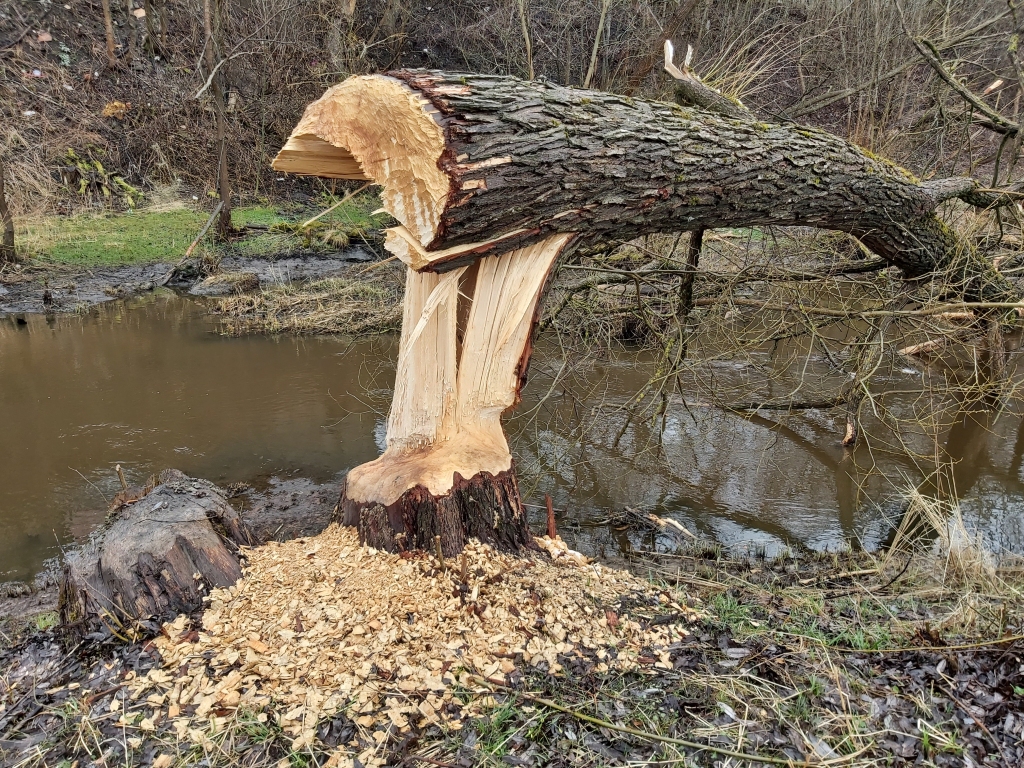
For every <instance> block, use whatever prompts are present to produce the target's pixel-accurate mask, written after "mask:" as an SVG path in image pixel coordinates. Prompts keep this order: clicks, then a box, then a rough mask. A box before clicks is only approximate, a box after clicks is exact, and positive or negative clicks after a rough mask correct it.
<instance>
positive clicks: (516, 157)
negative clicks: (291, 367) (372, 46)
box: [274, 70, 1017, 555]
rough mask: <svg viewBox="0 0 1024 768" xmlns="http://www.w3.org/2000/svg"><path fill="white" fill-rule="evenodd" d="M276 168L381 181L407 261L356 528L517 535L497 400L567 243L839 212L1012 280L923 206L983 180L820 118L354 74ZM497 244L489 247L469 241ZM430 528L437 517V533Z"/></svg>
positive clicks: (352, 513) (926, 258)
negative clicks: (380, 432) (381, 429)
mask: <svg viewBox="0 0 1024 768" xmlns="http://www.w3.org/2000/svg"><path fill="white" fill-rule="evenodd" d="M274 167H275V168H276V169H278V170H283V171H291V172H294V173H303V174H314V175H319V176H325V177H330V178H342V179H369V180H372V181H376V182H377V183H379V184H381V185H383V191H382V198H383V201H384V205H385V208H386V209H387V210H388V211H389V212H390V213H391V214H392V215H394V216H395V218H397V219H398V221H399V222H400V225H399V226H397V227H395V228H393V229H391V230H389V232H388V235H387V241H386V247H387V249H388V250H389V251H391V252H392V253H393V254H395V255H397V256H398V257H399V258H401V259H402V260H403V261H404V262H405V263H406V264H407V265H408V267H409V273H408V279H407V287H406V297H405V314H404V318H403V330H402V342H401V350H400V353H399V361H398V369H397V374H396V383H395V397H394V402H393V404H392V409H391V413H390V416H389V420H388V436H387V450H386V451H385V453H384V454H383V455H382V456H381V457H380V458H378V459H377V460H376V461H374V462H371V463H369V464H366V465H363V466H361V467H357V468H355V469H353V470H352V471H351V472H350V473H349V476H348V481H347V487H346V490H345V491H344V492H343V494H342V499H341V503H340V507H341V509H342V511H343V519H344V521H345V522H346V523H349V524H353V525H358V526H359V528H360V533H361V535H362V538H363V540H364V541H365V542H367V543H369V544H371V545H373V546H375V547H380V548H385V549H388V550H391V551H394V550H396V549H403V548H427V547H431V548H432V547H433V546H434V545H435V543H437V542H439V543H440V545H441V548H442V550H443V551H444V553H445V554H446V555H448V554H453V553H455V552H458V551H459V550H460V549H461V548H462V542H463V541H464V539H465V537H466V536H467V535H476V536H479V537H480V538H481V539H483V540H489V541H494V542H495V543H497V544H499V545H503V546H506V547H510V548H515V547H518V546H523V545H524V544H526V543H528V542H529V541H530V537H529V534H528V531H527V530H526V522H525V521H526V518H525V513H524V511H523V509H522V503H521V501H520V500H519V496H518V491H517V490H516V485H515V478H514V473H513V468H512V460H511V455H510V453H509V450H508V445H507V442H506V441H505V437H504V434H503V433H502V431H501V425H500V415H501V413H502V411H504V410H505V409H507V408H510V407H512V406H513V405H514V404H515V402H516V401H517V399H518V389H519V387H520V385H521V383H522V380H523V377H524V375H525V371H526V365H527V362H528V360H529V352H530V345H529V339H530V332H531V326H532V323H533V320H534V318H535V316H536V313H537V309H538V304H539V299H540V295H541V293H542V290H543V286H544V283H545V281H546V278H547V275H548V274H549V271H550V269H551V267H552V265H553V263H554V262H555V260H556V259H557V258H558V257H559V255H563V254H565V253H567V252H568V250H569V249H570V248H576V247H579V246H581V245H587V244H593V243H596V242H598V241H601V240H615V241H620V242H621V241H624V240H629V239H632V238H635V237H639V236H642V235H648V234H653V233H669V232H681V231H693V232H697V231H702V230H705V229H715V228H722V227H752V226H767V225H787V226H809V227H819V228H825V229H833V230H839V231H843V232H847V233H850V234H851V235H854V236H855V237H857V238H858V239H859V240H860V241H861V242H862V243H864V245H866V246H867V247H868V248H870V249H871V250H872V251H874V252H875V253H877V254H878V255H879V256H881V257H883V258H884V259H886V260H887V261H888V262H889V263H891V264H893V265H895V266H898V267H900V268H901V269H903V271H904V272H905V273H906V274H907V275H908V276H920V275H924V274H927V273H930V272H936V271H941V272H943V273H944V274H947V275H952V276H953V278H954V280H955V281H956V282H957V283H959V287H960V289H961V290H962V291H963V293H964V294H965V296H967V297H968V298H972V299H981V300H987V301H1007V300H1011V301H1012V300H1016V299H1017V293H1016V291H1015V290H1014V289H1013V287H1012V286H1011V285H1010V283H1008V282H1007V281H1006V280H1005V279H1004V278H1003V277H1002V276H1001V275H999V274H998V273H997V272H996V271H995V270H993V269H992V268H991V266H990V265H988V264H987V263H986V262H984V261H983V260H982V259H981V258H980V257H979V256H978V255H977V254H976V252H975V251H974V250H973V248H972V247H970V245H969V244H967V243H965V242H964V241H962V240H961V239H960V238H958V236H957V235H956V233H955V232H954V231H953V230H952V229H951V228H949V227H948V226H946V225H945V224H944V223H943V222H942V221H941V220H940V219H939V218H938V216H936V214H935V211H934V209H935V208H936V206H937V205H938V204H939V203H940V202H942V201H943V200H946V199H949V198H950V197H953V196H959V197H964V198H967V197H969V195H970V194H971V193H972V192H973V191H975V190H976V187H977V185H976V184H974V183H973V182H970V180H957V181H956V182H955V183H953V184H945V183H942V184H920V183H917V182H916V181H915V180H914V179H913V178H912V177H911V176H910V174H908V173H907V172H906V171H904V170H902V169H901V168H898V167H897V166H895V165H893V164H892V163H889V162H887V161H885V160H882V159H880V158H877V157H874V156H871V155H869V154H867V153H865V152H864V151H862V150H860V149H859V148H857V147H855V146H854V145H852V144H850V143H849V142H846V141H844V140H842V139H840V138H838V137H836V136H832V135H830V134H828V133H826V132H824V131H820V130H814V129H808V128H803V127H800V126H796V125H791V124H786V125H778V124H769V123H762V122H758V121H756V120H754V119H750V118H745V117H742V116H741V114H740V113H739V112H737V113H736V114H730V115H723V114H720V113H716V112H711V111H708V110H705V109H700V108H696V107H681V106H679V105H674V104H667V103H662V102H654V101H643V100H634V99H629V98H625V97H621V96H616V95H614V94H608V93H602V92H599V91H587V90H578V89H571V88H563V87H560V86H557V85H554V84H551V83H547V82H526V81H522V80H519V79H516V78H511V77H499V76H486V75H462V74H450V73H445V72H434V71H430V72H428V71H422V70H413V71H409V70H405V71H397V72H391V73H389V74H388V75H373V76H365V77H353V78H350V79H349V80H347V81H345V82H343V83H341V84H340V85H337V86H335V87H333V88H331V89H330V90H328V91H327V93H326V94H325V95H324V96H323V97H322V98H321V99H320V100H318V101H316V102H314V103H313V104H311V105H310V106H309V107H308V108H307V110H306V112H305V114H304V115H303V117H302V119H301V120H300V122H299V124H298V125H297V126H296V128H295V130H294V131H293V132H292V135H291V137H290V138H289V140H288V142H287V143H286V144H285V146H284V147H283V148H282V150H281V152H280V153H279V155H278V156H277V158H276V160H275V162H274ZM482 256H488V257H491V258H484V259H482V258H480V257H482ZM438 537H439V538H438Z"/></svg>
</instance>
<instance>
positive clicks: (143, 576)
mask: <svg viewBox="0 0 1024 768" xmlns="http://www.w3.org/2000/svg"><path fill="white" fill-rule="evenodd" d="M136 498H137V496H135V495H133V496H132V497H131V499H130V500H126V501H129V502H130V503H126V504H124V505H123V506H121V507H120V509H119V510H117V511H114V512H112V513H111V518H108V524H107V525H106V527H104V528H103V529H101V531H100V532H99V533H98V534H97V535H95V536H94V538H93V539H92V540H91V541H90V542H89V543H88V544H86V545H85V546H84V547H82V548H81V549H80V550H78V551H76V552H73V553H71V554H70V555H68V557H67V562H66V565H65V569H64V578H63V580H62V583H61V585H60V597H59V610H60V615H61V621H62V623H63V624H64V625H65V626H68V627H74V628H75V629H76V630H77V631H78V632H79V633H83V632H85V631H89V630H90V629H93V628H96V627H99V626H101V625H106V626H107V627H108V628H109V629H111V630H112V631H114V632H118V631H119V630H120V628H121V627H123V626H127V625H131V624H132V623H134V622H136V621H139V620H146V619H149V618H151V617H158V618H163V617H169V616H174V615H176V614H178V613H191V612H192V611H195V610H197V609H199V608H200V607H202V600H203V596H204V594H205V593H206V591H207V590H208V589H209V588H210V587H224V586H229V585H231V584H233V583H234V582H235V581H236V580H237V579H238V578H239V577H240V576H241V569H240V567H239V563H238V554H237V552H238V545H240V544H245V545H250V544H254V543H255V540H254V537H253V536H252V534H251V533H250V532H249V530H248V528H247V527H246V526H245V524H244V523H243V522H242V520H241V519H240V518H239V517H238V514H237V513H236V512H235V511H234V510H233V509H232V508H231V506H230V505H229V504H228V502H227V500H226V499H225V498H224V496H223V494H222V492H221V491H220V490H219V489H218V488H217V487H216V486H214V485H213V484H212V483H208V482H206V481H204V480H193V479H191V478H189V477H186V476H185V475H183V474H182V473H181V472H178V471H176V470H167V471H165V472H163V473H162V474H161V477H160V485H158V486H156V487H155V488H154V489H153V490H152V491H151V492H150V493H148V494H146V495H144V496H143V498H141V499H137V500H136Z"/></svg>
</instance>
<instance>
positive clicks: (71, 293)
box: [0, 248, 374, 315]
mask: <svg viewBox="0 0 1024 768" xmlns="http://www.w3.org/2000/svg"><path fill="white" fill-rule="evenodd" d="M373 258H374V257H373V256H372V255H371V254H369V253H368V252H366V251H364V250H362V249H360V248H352V249H348V250H345V251H339V252H337V253H334V254H329V255H316V256H289V257H287V258H280V259H265V258H244V257H238V256H228V257H225V258H224V259H223V260H222V261H221V262H220V271H221V272H249V273H253V274H255V275H256V276H257V277H258V278H259V281H260V285H261V286H268V285H274V284H278V283H286V282H302V281H308V280H317V279H320V278H324V277H333V276H335V275H338V274H341V273H343V272H344V271H345V270H346V269H348V268H350V267H351V266H352V265H353V264H356V263H361V262H365V261H370V260H372V259H373ZM173 267H174V265H173V264H170V263H156V264H141V265H139V264H128V265H124V266H117V267H99V268H94V269H84V268H83V269H72V268H66V267H56V266H40V265H30V266H23V267H15V268H13V269H12V268H7V269H6V270H4V271H3V272H0V314H3V313H9V314H14V315H18V314H24V313H43V312H79V311H81V310H82V309H84V308H87V307H91V306H94V305H96V304H100V303H102V302H104V301H110V300H111V299H124V298H128V297H129V296H134V295H136V294H139V293H144V292H146V291H152V290H154V289H156V288H157V287H159V286H160V285H161V284H162V283H163V281H164V280H165V279H166V278H167V275H168V274H169V273H170V272H171V270H172V269H173ZM199 281H200V278H195V279H190V280H180V279H175V280H172V281H170V282H169V283H168V286H169V287H172V288H176V289H179V290H185V291H187V290H189V289H190V288H191V287H192V286H193V285H194V284H196V283H198V282H199ZM47 293H48V294H49V298H47Z"/></svg>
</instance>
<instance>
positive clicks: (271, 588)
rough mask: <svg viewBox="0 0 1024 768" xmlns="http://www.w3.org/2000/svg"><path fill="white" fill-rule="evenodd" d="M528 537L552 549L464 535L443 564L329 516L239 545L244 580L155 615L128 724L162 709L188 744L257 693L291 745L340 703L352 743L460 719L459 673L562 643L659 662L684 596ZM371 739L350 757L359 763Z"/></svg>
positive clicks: (503, 665)
mask: <svg viewBox="0 0 1024 768" xmlns="http://www.w3.org/2000/svg"><path fill="white" fill-rule="evenodd" d="M538 543H540V544H541V545H542V546H543V547H544V548H545V549H547V550H548V551H550V552H551V553H552V556H553V558H552V557H549V556H547V555H545V554H540V553H537V554H529V555H527V556H523V557H516V556H511V555H507V554H503V553H499V552H496V551H494V550H493V549H491V548H490V547H489V546H486V545H483V544H480V543H479V542H477V541H475V540H474V541H471V542H470V543H469V544H468V545H467V547H466V549H465V554H464V555H463V556H461V557H460V558H458V559H455V560H454V561H452V560H449V561H448V562H447V564H446V567H444V568H442V567H441V565H440V564H439V563H438V562H437V561H436V560H434V559H433V558H432V557H429V556H427V555H426V554H423V553H416V554H415V555H412V556H404V557H403V556H399V555H392V554H388V553H385V552H377V551H375V550H372V549H368V548H366V547H362V546H360V544H359V541H358V537H357V534H356V533H355V531H354V530H353V529H351V528H343V527H340V526H337V525H334V526H331V527H330V528H328V529H327V530H326V531H324V532H323V533H322V534H321V535H319V536H317V537H315V538H312V539H296V540H293V541H290V542H286V543H283V544H282V543H273V542H272V543H269V544H266V545H265V546H262V547H259V548H256V549H252V550H249V551H248V552H247V558H248V564H247V566H246V567H245V571H244V576H243V578H242V579H241V580H240V581H239V582H238V583H237V584H236V585H234V586H232V587H228V588H224V589H215V590H213V591H212V592H211V594H210V596H209V606H208V608H207V610H206V611H205V613H204V614H203V617H202V626H201V627H197V628H195V630H193V629H191V628H190V625H189V620H188V619H187V618H186V617H185V616H179V617H178V618H177V619H176V620H175V621H174V622H171V623H169V624H166V625H165V626H164V632H165V634H164V636H162V637H160V638H158V639H157V640H156V641H155V642H156V646H157V648H158V649H159V651H160V653H161V656H162V659H163V667H162V668H157V669H153V670H151V671H150V672H148V673H147V674H146V675H145V676H139V677H137V678H135V679H133V680H132V681H131V682H130V684H129V689H130V696H131V698H132V699H133V700H139V699H142V700H143V701H145V702H147V704H150V705H151V706H152V707H153V710H152V714H150V716H149V717H148V718H147V720H148V722H145V723H144V724H143V726H142V727H143V728H146V727H153V724H155V723H158V722H160V720H161V719H163V718H168V719H170V720H171V721H172V722H173V725H174V728H175V730H176V731H177V733H178V735H179V737H180V738H182V739H191V740H193V741H196V740H198V742H197V743H202V740H203V739H204V738H207V736H205V735H204V733H205V731H204V727H202V726H204V725H206V724H208V723H209V722H210V720H211V718H213V719H215V720H216V719H219V718H223V717H225V716H230V715H231V714H232V713H233V712H234V711H235V710H239V709H247V710H251V711H261V710H264V709H267V708H268V707H270V706H271V705H272V707H273V710H274V711H275V712H276V713H277V715H276V716H277V717H278V718H279V724H280V725H281V726H282V728H283V729H284V731H285V732H286V733H288V734H289V735H290V736H291V737H292V738H294V748H295V749H301V748H303V747H304V746H307V745H309V744H310V743H312V741H313V739H314V738H315V731H316V726H317V723H318V722H319V721H320V720H321V719H322V718H323V717H325V716H332V715H334V714H335V713H337V712H339V711H344V712H345V714H346V715H347V716H349V717H351V718H352V720H353V721H354V722H355V724H356V725H357V726H358V727H359V729H360V735H361V736H362V737H363V741H364V745H365V744H366V743H369V744H373V743H381V742H382V741H383V740H385V739H387V738H388V737H389V734H394V733H396V732H398V733H401V732H405V731H408V730H409V729H410V728H411V727H412V726H416V727H418V728H424V727H427V726H430V725H439V726H443V727H446V728H453V729H458V728H460V727H461V723H462V721H463V720H464V719H465V718H466V717H472V716H475V715H478V714H479V713H480V712H481V711H482V710H483V709H486V707H487V697H486V693H487V692H486V691H481V692H480V693H482V694H483V695H482V696H470V697H466V696H464V695H463V696H458V697H456V696H455V695H454V692H455V691H460V692H465V691H466V690H467V689H468V690H470V691H472V690H473V687H474V686H473V685H472V684H471V682H470V678H469V677H468V675H469V674H470V673H473V674H479V675H483V676H485V677H490V678H492V679H498V680H501V679H506V680H507V679H508V678H509V676H511V675H515V674H516V673H517V667H523V666H525V665H532V666H534V667H538V668H541V669H545V668H546V669H547V670H548V671H550V672H552V673H555V674H557V673H559V672H560V671H561V669H562V664H563V663H565V662H566V660H567V659H569V658H572V657H573V656H587V657H588V658H590V659H593V660H595V661H596V664H597V666H596V669H597V671H599V672H601V671H607V670H611V669H619V670H629V669H635V668H639V667H643V666H646V667H647V668H654V669H658V668H666V667H667V668H671V665H670V663H669V660H668V652H667V650H666V649H667V648H668V646H669V645H671V644H672V643H673V642H678V641H679V640H680V639H681V638H682V637H683V636H685V635H686V634H687V632H686V630H685V629H684V628H683V627H682V626H681V624H685V623H686V622H687V621H691V622H692V621H696V620H697V619H698V618H699V617H698V615H697V613H696V612H695V611H694V610H693V609H691V608H686V607H683V606H681V605H679V604H678V603H675V602H673V601H672V598H671V596H669V595H668V594H666V593H664V592H661V591H659V590H658V589H657V588H655V587H654V586H653V585H651V584H650V583H648V582H646V581H643V580H641V579H638V578H636V577H634V576H632V575H631V574H628V573H625V572H623V571H618V570H615V569H612V568H608V567H605V566H602V565H600V564H588V563H587V562H586V559H585V558H583V556H582V555H579V554H578V553H573V552H572V551H571V550H569V549H568V547H566V546H565V543H564V542H562V541H561V539H556V540H554V541H552V540H550V539H547V538H546V537H545V539H541V540H538ZM624 598H626V600H625V601H624ZM623 602H625V603H627V604H635V605H646V606H648V608H647V609H646V610H647V611H648V612H650V606H655V607H656V610H657V607H660V609H661V611H663V612H666V613H667V614H668V615H670V616H673V617H674V620H673V621H672V622H667V623H660V624H657V625H655V626H650V627H649V628H645V627H644V626H643V625H642V624H641V622H640V621H638V620H636V619H634V618H631V617H630V615H629V612H628V611H627V610H625V609H622V610H620V612H619V613H616V611H615V610H614V607H615V606H617V605H620V604H622V603H623ZM620 614H621V615H620ZM519 671H521V670H519ZM467 701H468V703H465V702H467ZM372 752H373V750H372V749H371V750H366V751H365V752H364V754H362V755H360V756H359V759H360V760H361V762H363V763H364V764H366V765H370V764H374V761H375V759H376V758H375V757H374V754H372ZM364 758H365V759H364Z"/></svg>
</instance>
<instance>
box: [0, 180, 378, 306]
mask: <svg viewBox="0 0 1024 768" xmlns="http://www.w3.org/2000/svg"><path fill="white" fill-rule="evenodd" d="M337 203H339V200H335V199H334V198H332V197H331V196H330V195H323V196H322V197H321V198H317V199H315V200H314V199H309V200H303V201H295V202H288V201H279V202H277V203H274V204H271V203H269V202H268V203H262V204H258V205H248V206H242V207H239V208H236V209H235V211H234V212H233V225H234V228H235V230H234V234H233V236H232V238H231V240H230V241H229V242H226V243H220V242H215V241H214V240H213V238H212V236H211V235H209V234H206V235H205V236H203V237H202V238H198V236H199V235H200V233H201V232H202V231H203V226H204V224H205V223H206V220H207V218H208V216H209V214H208V213H207V212H206V211H204V210H202V209H200V208H199V207H198V203H197V202H196V201H187V200H184V199H182V197H181V195H180V190H178V189H177V188H175V187H172V188H167V189H165V190H164V191H162V192H160V193H157V194H154V195H153V196H152V200H151V202H150V203H149V204H148V205H147V207H145V208H142V209H140V210H138V211H128V212H125V213H113V212H105V213H81V214H78V215H74V216H67V217H57V216H52V217H46V218H43V219H29V220H22V221H19V222H18V228H17V233H16V242H17V243H18V248H19V254H20V256H21V258H22V260H21V261H20V262H19V263H17V264H14V265H4V266H3V267H2V268H0V313H25V312H30V313H39V312H78V311H83V310H85V309H87V308H88V307H90V306H94V305H96V304H98V303H102V302H104V301H109V300H111V299H119V298H127V297H130V296H133V295H136V294H140V293H144V292H146V291H151V290H154V289H155V288H159V287H163V286H171V287H175V288H179V289H184V290H193V289H195V292H197V293H201V294H203V295H218V294H220V295H224V294H237V293H239V292H240V290H237V289H236V287H241V289H243V290H247V291H255V290H258V289H259V288H260V287H261V286H263V287H270V286H275V285H281V284H287V283H291V282H305V281H312V280H318V279H323V278H327V277H333V276H337V275H339V274H342V273H344V272H345V270H346V269H348V268H350V267H351V266H352V265H353V264H367V263H372V262H374V261H377V260H380V259H381V258H382V257H383V256H382V254H383V251H382V249H381V247H380V246H381V242H382V237H381V230H382V227H384V226H385V225H386V223H387V217H385V216H380V215H373V214H372V213H371V211H373V210H375V209H376V208H377V207H378V206H379V201H378V200H377V198H376V197H374V196H372V195H362V196H357V197H355V198H353V199H351V200H348V201H345V202H343V203H341V204H338V205H337V206H336V207H334V208H333V210H329V211H328V209H330V208H331V206H334V205H335V204H337ZM325 211H328V212H327V213H324V212H325ZM318 214H323V215H321V216H319V218H317V219H316V221H314V222H313V223H312V224H309V225H308V226H304V225H305V224H306V223H307V222H308V221H309V220H310V219H312V218H313V217H316V216H318ZM197 238H198V239H197ZM193 243H194V245H193ZM190 247H191V249H192V250H191V253H190V255H189V257H188V258H186V256H185V254H186V253H187V252H189V250H190ZM218 275H224V276H229V277H230V276H239V275H244V276H247V277H248V278H249V279H248V280H246V281H242V282H238V281H229V282H230V283H231V284H230V286H229V287H228V288H227V289H223V290H218V288H216V287H214V288H211V289H209V290H203V289H201V288H199V284H200V283H201V282H202V281H203V280H204V279H207V278H210V277H215V276H218ZM211 282H216V280H213V281H211Z"/></svg>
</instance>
